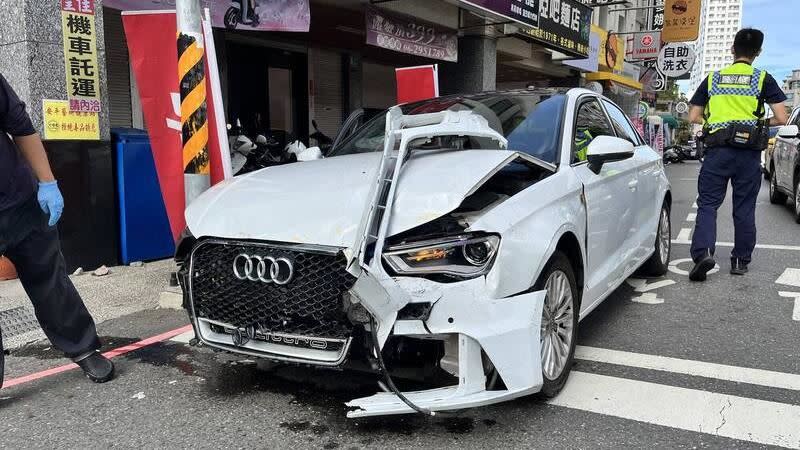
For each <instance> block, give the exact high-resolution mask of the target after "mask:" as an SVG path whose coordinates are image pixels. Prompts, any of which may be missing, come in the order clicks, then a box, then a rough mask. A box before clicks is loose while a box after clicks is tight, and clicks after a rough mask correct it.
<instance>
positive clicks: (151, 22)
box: [122, 11, 230, 239]
mask: <svg viewBox="0 0 800 450" xmlns="http://www.w3.org/2000/svg"><path fill="white" fill-rule="evenodd" d="M122 22H123V25H124V27H125V35H126V37H127V40H128V51H129V53H130V58H131V67H132V68H133V72H134V74H135V76H136V83H137V85H138V88H139V97H140V99H141V104H142V112H143V113H144V120H145V123H146V124H147V132H148V135H149V137H150V146H151V148H152V150H153V160H154V161H155V164H156V171H157V172H158V181H159V184H160V185H161V193H162V195H163V197H164V205H165V206H166V209H167V217H168V218H169V222H170V228H171V229H172V234H173V237H174V238H176V239H177V237H178V236H179V235H180V233H181V232H182V231H183V228H184V227H185V225H186V224H185V219H184V215H183V211H184V208H185V206H186V205H185V203H186V198H185V190H184V176H183V175H184V173H183V172H184V167H183V151H182V147H183V146H182V141H181V129H182V121H181V120H182V119H181V108H180V103H181V100H180V94H179V89H178V51H177V47H176V46H175V45H165V43H166V42H175V36H176V35H177V25H176V18H175V12H174V11H159V12H147V13H123V15H122ZM206 59H207V60H208V59H211V58H206ZM207 62H208V61H207ZM209 72H210V70H209V67H208V64H207V65H206V73H209ZM211 80H212V77H211V76H209V77H206V91H207V92H211V93H212V95H209V96H208V98H207V102H208V114H209V118H208V126H209V140H208V146H209V156H210V159H211V183H212V184H215V183H217V182H219V181H221V180H223V179H225V178H226V174H228V173H229V170H228V171H226V169H225V166H226V163H225V161H226V160H227V165H228V167H229V166H230V161H229V160H230V153H228V150H227V148H226V147H225V146H224V145H223V142H222V139H221V138H219V136H224V132H223V133H220V132H219V129H218V128H219V123H224V121H220V120H219V118H218V117H217V116H216V113H217V112H218V111H219V112H220V113H221V111H224V108H223V107H222V105H221V104H220V103H219V102H220V96H218V95H215V94H214V93H215V91H217V90H218V89H217V88H216V87H214V86H213V83H211Z"/></svg>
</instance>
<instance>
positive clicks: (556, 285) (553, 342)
mask: <svg viewBox="0 0 800 450" xmlns="http://www.w3.org/2000/svg"><path fill="white" fill-rule="evenodd" d="M535 289H536V290H537V291H538V290H544V291H546V295H545V300H544V308H543V309H542V323H541V329H540V334H539V348H540V355H541V362H542V379H543V384H542V390H541V395H542V396H544V397H545V398H551V397H555V396H556V395H557V394H558V393H559V392H560V391H561V389H562V388H563V387H564V383H566V382H567V378H568V377H569V372H570V369H571V368H572V360H573V357H574V353H575V341H576V340H577V334H578V304H579V301H578V299H579V293H578V287H577V283H576V282H575V273H574V271H573V269H572V265H571V264H570V261H569V259H568V258H567V257H566V256H565V255H564V254H563V253H561V252H556V253H555V254H554V255H553V257H552V258H550V261H549V262H548V263H547V267H546V269H545V271H544V272H543V273H542V276H541V277H540V278H539V281H538V282H537V283H536V287H535Z"/></svg>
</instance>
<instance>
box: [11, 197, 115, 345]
mask: <svg viewBox="0 0 800 450" xmlns="http://www.w3.org/2000/svg"><path fill="white" fill-rule="evenodd" d="M0 254H5V256H6V257H8V259H9V260H11V262H12V263H14V266H16V269H17V272H18V274H19V280H20V282H22V286H23V287H24V288H25V292H26V293H27V294H28V297H30V299H31V302H32V303H33V307H34V310H35V311H36V317H37V319H39V324H40V325H41V327H42V330H44V332H45V334H46V335H47V337H48V339H50V342H51V343H52V344H53V345H54V346H55V347H56V348H58V349H59V350H61V351H63V352H64V354H65V355H66V356H67V357H69V358H75V357H78V356H81V355H83V354H86V353H88V352H90V351H93V350H97V349H99V348H100V339H99V338H98V337H97V331H96V329H95V324H94V320H93V319H92V316H91V315H90V314H89V311H87V310H86V306H85V305H84V304H83V300H82V299H81V297H80V295H79V294H78V291H76V290H75V286H73V285H72V281H70V279H69V278H68V277H67V272H66V265H65V263H64V256H63V255H62V253H61V244H60V242H59V238H58V229H57V228H55V227H50V226H48V224H47V216H46V215H45V214H44V213H43V212H42V210H41V208H40V207H39V203H38V201H37V200H36V196H34V197H32V198H31V199H30V200H28V201H27V202H25V203H23V204H22V205H20V206H17V207H15V208H11V209H10V210H5V211H0Z"/></svg>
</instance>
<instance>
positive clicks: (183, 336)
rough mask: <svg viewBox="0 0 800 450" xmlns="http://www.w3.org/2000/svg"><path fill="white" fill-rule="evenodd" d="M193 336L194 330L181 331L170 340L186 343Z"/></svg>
mask: <svg viewBox="0 0 800 450" xmlns="http://www.w3.org/2000/svg"><path fill="white" fill-rule="evenodd" d="M193 338H194V331H193V330H189V331H187V332H186V333H181V334H179V335H177V336H175V337H174V338H172V339H170V341H171V342H180V343H181V344H188V343H189V341H191V340H192V339H193Z"/></svg>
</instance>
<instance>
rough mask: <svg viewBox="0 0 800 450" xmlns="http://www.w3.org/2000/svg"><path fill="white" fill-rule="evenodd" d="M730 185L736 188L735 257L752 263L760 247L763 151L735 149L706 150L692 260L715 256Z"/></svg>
mask: <svg viewBox="0 0 800 450" xmlns="http://www.w3.org/2000/svg"><path fill="white" fill-rule="evenodd" d="M728 182H730V183H731V185H732V186H733V225H734V228H735V243H734V247H733V252H732V253H731V257H732V258H738V259H740V260H741V261H742V262H743V263H745V264H749V263H750V261H751V258H752V254H753V249H754V248H755V246H756V199H757V198H758V191H759V190H760V189H761V152H758V151H754V150H745V149H737V148H731V147H713V148H708V149H706V154H705V160H704V161H703V166H702V168H701V169H700V175H699V178H698V181H697V191H698V194H699V195H698V198H697V219H696V220H697V222H696V224H695V230H694V235H693V237H692V250H691V251H692V258H693V259H694V260H695V261H697V260H698V259H700V258H702V257H703V256H704V255H705V254H706V253H707V252H709V251H710V252H711V254H712V255H713V254H714V251H715V244H716V241H717V210H718V209H719V207H720V205H722V202H723V201H724V200H725V194H726V192H727V188H728Z"/></svg>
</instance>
